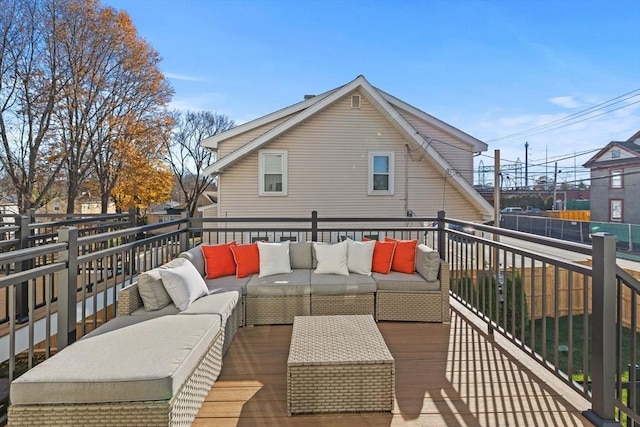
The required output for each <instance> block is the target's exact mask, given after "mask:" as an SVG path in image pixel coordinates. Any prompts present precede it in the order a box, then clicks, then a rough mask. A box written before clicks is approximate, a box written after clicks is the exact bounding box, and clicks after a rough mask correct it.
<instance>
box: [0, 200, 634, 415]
mask: <svg viewBox="0 0 640 427" xmlns="http://www.w3.org/2000/svg"><path fill="white" fill-rule="evenodd" d="M94 219H95V218H94ZM118 220H120V221H123V223H126V222H124V221H125V220H126V218H125V217H124V216H122V217H120V218H118ZM71 221H73V220H71ZM79 224H82V225H86V224H85V223H77V222H76V223H68V224H67V225H64V226H61V227H58V226H56V225H53V224H47V226H48V227H51V228H52V229H54V228H55V230H56V232H55V236H54V237H51V238H50V242H49V243H47V244H43V245H41V246H34V247H27V248H24V249H19V248H18V249H14V250H11V251H9V252H4V253H0V299H1V298H4V303H3V304H2V303H0V309H1V308H2V307H3V306H5V307H6V314H4V316H3V315H0V322H1V321H2V320H1V319H2V318H4V319H5V328H6V329H7V334H6V336H5V337H4V338H6V349H7V350H6V352H5V353H4V354H6V358H5V360H9V364H10V367H9V371H10V374H9V375H10V378H13V377H14V371H15V370H16V369H18V367H17V366H16V363H15V361H16V356H17V354H19V353H21V352H25V351H26V352H27V356H26V357H27V358H28V362H27V363H26V369H28V368H30V367H31V366H32V365H33V363H36V362H37V361H35V360H33V359H34V357H35V356H36V355H40V357H45V358H46V357H49V355H50V354H52V353H53V352H54V351H56V350H59V349H61V348H63V347H64V346H66V345H69V344H71V343H72V342H73V341H74V340H75V339H77V338H79V337H81V336H83V335H84V334H86V333H88V332H89V331H90V330H92V329H93V328H95V327H97V326H99V325H100V324H101V323H103V322H106V321H108V320H109V319H110V318H111V317H113V316H114V315H115V304H116V303H117V292H118V290H119V289H120V288H122V287H123V286H126V285H127V284H129V283H132V282H133V281H135V280H136V276H137V275H138V274H139V273H140V272H142V271H146V270H148V269H151V268H154V267H157V266H158V265H160V264H163V263H165V262H167V261H168V260H170V259H172V258H175V257H177V256H178V254H179V253H180V252H181V251H183V250H186V249H188V248H190V247H194V246H196V245H198V244H200V243H207V244H216V243H222V242H227V241H230V240H235V241H236V242H237V243H238V244H242V243H251V242H253V241H256V240H268V241H278V240H298V241H300V240H306V241H310V240H313V241H324V242H339V241H341V240H343V239H346V238H353V239H358V240H359V239H363V238H372V239H383V238H386V237H394V238H396V239H417V240H418V241H419V242H421V243H425V244H427V245H429V246H431V247H433V248H435V249H437V250H438V251H439V253H440V256H441V258H443V259H444V260H445V261H446V262H447V263H448V264H449V266H450V278H451V283H450V287H451V295H452V297H453V298H455V299H457V300H458V301H460V302H461V303H462V304H464V305H465V306H466V307H467V308H469V309H470V310H471V312H472V313H474V314H475V315H476V316H478V317H479V318H480V319H482V320H483V321H485V322H486V324H487V327H488V329H489V331H490V332H491V333H499V334H501V335H503V336H504V337H506V338H507V339H509V340H510V341H511V342H513V343H514V344H515V345H517V346H518V347H519V348H520V349H521V350H522V351H524V352H525V353H527V354H528V355H529V356H530V357H532V358H533V359H534V360H536V361H538V362H539V363H540V364H541V365H542V366H544V367H545V368H546V369H548V370H549V371H550V372H552V373H553V374H554V375H556V376H557V377H559V378H561V379H562V380H563V381H564V382H565V383H566V384H567V385H569V386H570V387H572V388H573V389H574V390H575V391H576V392H578V393H580V394H581V395H582V396H584V397H586V398H587V399H589V400H591V401H592V402H593V410H592V414H591V415H593V416H594V419H595V418H600V419H602V420H608V419H613V418H617V419H618V420H620V421H621V422H622V423H623V424H628V425H630V423H633V422H640V419H639V417H638V409H639V406H638V403H637V402H638V401H640V389H638V386H637V384H638V383H640V360H639V359H638V358H639V357H640V355H639V354H638V348H640V337H639V336H638V333H637V330H638V328H639V327H640V319H638V317H639V316H638V311H637V306H638V304H640V298H638V292H640V284H639V282H638V280H637V279H636V278H635V277H634V276H633V275H631V274H630V273H629V272H627V271H625V270H622V269H620V268H619V267H616V266H615V257H614V258H613V260H611V259H610V255H607V254H608V252H607V251H606V249H594V248H595V245H594V246H591V245H584V244H574V243H570V242H566V241H563V240H559V239H556V238H550V237H545V236H538V235H531V234H527V233H523V232H519V231H514V230H506V229H502V228H496V227H492V226H489V225H484V224H476V223H472V222H468V221H462V220H457V219H454V218H446V217H445V216H444V213H443V212H441V213H439V215H438V217H421V218H416V217H406V218H405V217H396V218H388V217H387V218H377V217H361V218H350V217H336V218H328V217H327V218H325V217H321V216H319V215H318V214H317V213H315V212H314V213H312V214H311V215H310V216H308V217H296V218H293V217H278V218H255V217H243V218H186V217H182V218H181V219H177V220H172V221H168V222H162V223H158V224H153V225H146V226H135V224H134V223H133V222H131V221H129V222H128V223H126V224H127V227H122V228H120V227H119V226H118V227H111V226H109V224H96V223H95V222H94V225H93V226H89V225H88V227H95V228H94V229H93V231H94V232H95V233H89V234H87V235H83V234H82V233H81V229H79V228H78V227H77V226H76V225H79ZM103 226H104V227H103ZM16 227H17V226H16ZM18 231H19V230H14V231H13V232H16V233H17V232H18ZM18 234H19V233H18ZM591 238H592V239H596V240H597V239H603V240H598V241H602V242H605V243H607V244H608V242H609V238H608V237H606V236H604V237H600V236H599V235H594V236H592V237H591ZM25 239H26V236H18V238H17V239H15V243H14V244H15V246H14V247H19V245H20V244H23V243H24V241H25ZM596 240H594V242H595V241H596ZM606 246H607V245H606V244H603V248H606ZM614 246H615V242H614ZM598 251H600V252H598ZM3 272H4V275H2V274H3ZM608 289H610V290H608ZM4 291H6V292H5V293H2V292H4ZM612 301H613V310H612V309H611V307H609V305H610V304H611V302H612ZM608 304H609V305H608ZM21 310H24V311H23V312H22V313H21ZM21 322H23V323H21ZM0 326H2V325H0ZM607 331H608V332H607ZM53 337H55V340H54V339H53ZM602 337H604V338H605V339H613V341H612V342H611V343H609V344H607V345H603V344H600V345H595V344H594V342H596V340H598V339H602ZM1 339H3V338H2V337H0V340H1ZM3 345H4V342H3ZM603 347H606V348H603ZM36 350H38V351H36ZM612 351H613V355H612V353H611V352H612ZM42 355H44V356H42ZM12 360H13V362H12ZM636 371H638V372H636Z"/></svg>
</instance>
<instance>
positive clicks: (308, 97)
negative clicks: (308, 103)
mask: <svg viewBox="0 0 640 427" xmlns="http://www.w3.org/2000/svg"><path fill="white" fill-rule="evenodd" d="M315 97H316V96H315V95H305V96H304V99H305V100H307V99H311V98H315Z"/></svg>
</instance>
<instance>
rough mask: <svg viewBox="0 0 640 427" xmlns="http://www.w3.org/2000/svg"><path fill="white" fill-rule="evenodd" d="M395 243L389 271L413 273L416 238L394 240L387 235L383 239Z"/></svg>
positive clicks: (414, 269)
mask: <svg viewBox="0 0 640 427" xmlns="http://www.w3.org/2000/svg"><path fill="white" fill-rule="evenodd" d="M387 240H389V241H391V242H395V243H396V250H395V252H394V253H393V261H391V271H397V272H399V273H413V272H415V271H416V247H417V246H418V241H417V240H396V239H392V238H389V237H387V238H386V239H385V241H387Z"/></svg>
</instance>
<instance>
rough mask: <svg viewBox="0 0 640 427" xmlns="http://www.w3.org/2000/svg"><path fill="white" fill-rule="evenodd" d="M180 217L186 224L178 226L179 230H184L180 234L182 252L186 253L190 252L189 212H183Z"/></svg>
mask: <svg viewBox="0 0 640 427" xmlns="http://www.w3.org/2000/svg"><path fill="white" fill-rule="evenodd" d="M180 216H181V218H182V219H183V220H185V222H183V223H182V224H180V225H179V226H178V228H179V229H180V230H182V232H181V233H180V234H179V236H180V237H179V239H180V252H184V251H187V250H189V212H182V214H181V215H180Z"/></svg>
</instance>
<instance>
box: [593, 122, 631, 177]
mask: <svg viewBox="0 0 640 427" xmlns="http://www.w3.org/2000/svg"><path fill="white" fill-rule="evenodd" d="M613 147H618V148H620V149H621V150H624V152H625V154H626V156H625V157H620V158H616V159H607V160H601V158H602V157H603V156H604V155H605V154H606V153H608V152H609V150H611V148H613ZM630 162H631V163H637V162H640V131H638V132H636V133H635V134H634V135H632V136H631V138H629V139H628V140H626V141H611V142H610V143H608V144H607V145H606V146H605V147H604V148H603V149H601V150H600V151H598V152H597V153H596V154H595V155H594V156H593V157H591V158H590V159H589V160H587V161H586V163H585V164H584V165H583V167H585V168H594V167H610V166H615V165H620V164H625V163H630Z"/></svg>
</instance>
